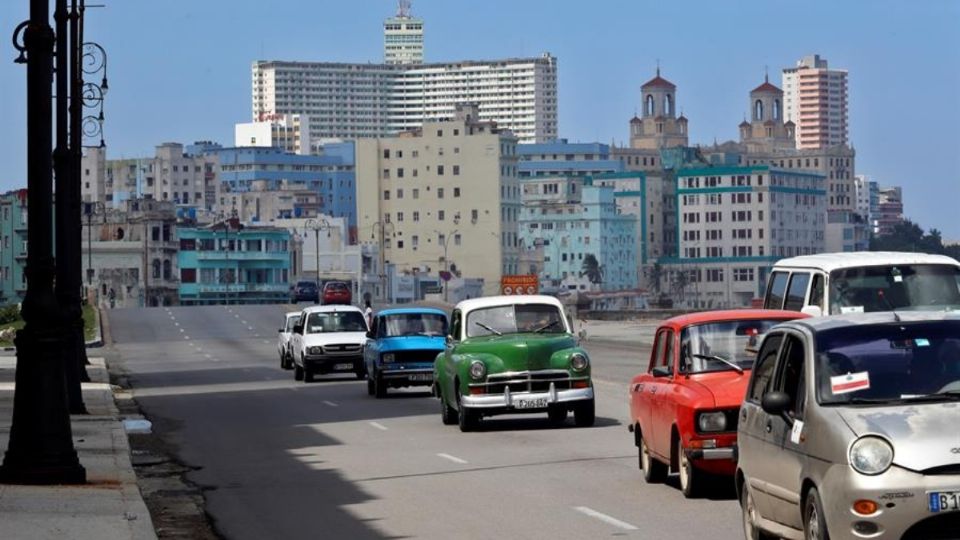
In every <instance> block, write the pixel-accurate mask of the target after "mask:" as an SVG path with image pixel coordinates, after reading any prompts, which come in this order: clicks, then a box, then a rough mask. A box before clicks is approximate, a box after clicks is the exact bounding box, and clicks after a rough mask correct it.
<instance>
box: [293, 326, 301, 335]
mask: <svg viewBox="0 0 960 540" xmlns="http://www.w3.org/2000/svg"><path fill="white" fill-rule="evenodd" d="M293 333H294V334H302V333H303V325H302V324H298V325H296V326H294V327H293Z"/></svg>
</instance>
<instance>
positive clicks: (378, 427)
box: [370, 422, 387, 431]
mask: <svg viewBox="0 0 960 540" xmlns="http://www.w3.org/2000/svg"><path fill="white" fill-rule="evenodd" d="M370 425H371V426H373V427H375V428H377V429H379V430H380V431H386V430H387V426H385V425H383V424H381V423H379V422H370Z"/></svg>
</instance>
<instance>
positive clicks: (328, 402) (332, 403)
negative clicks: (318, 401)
mask: <svg viewBox="0 0 960 540" xmlns="http://www.w3.org/2000/svg"><path fill="white" fill-rule="evenodd" d="M323 404H324V405H327V406H330V407H339V405H337V404H336V403H334V402H332V401H324V402H323Z"/></svg>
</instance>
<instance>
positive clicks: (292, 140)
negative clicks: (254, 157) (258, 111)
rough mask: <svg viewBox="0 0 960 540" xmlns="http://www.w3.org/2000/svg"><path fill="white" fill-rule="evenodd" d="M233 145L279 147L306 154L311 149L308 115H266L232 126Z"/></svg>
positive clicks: (289, 151)
mask: <svg viewBox="0 0 960 540" xmlns="http://www.w3.org/2000/svg"><path fill="white" fill-rule="evenodd" d="M233 131H234V146H236V147H238V148H239V147H244V146H254V147H260V148H279V149H281V150H283V151H284V152H287V153H290V154H300V155H307V154H310V153H311V152H312V150H313V147H312V139H311V138H310V117H309V116H306V115H302V114H277V115H272V116H266V117H263V118H262V119H261V121H259V122H247V123H241V124H236V125H235V126H234V130H233Z"/></svg>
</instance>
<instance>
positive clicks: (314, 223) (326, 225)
mask: <svg viewBox="0 0 960 540" xmlns="http://www.w3.org/2000/svg"><path fill="white" fill-rule="evenodd" d="M303 226H304V227H305V228H307V229H312V230H313V238H314V242H315V248H314V249H315V251H316V252H315V253H314V255H315V256H316V263H317V266H316V268H317V294H318V295H319V294H320V231H327V238H330V222H329V221H327V220H326V219H324V218H319V219H308V220H307V221H306V222H305V223H304V224H303Z"/></svg>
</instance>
